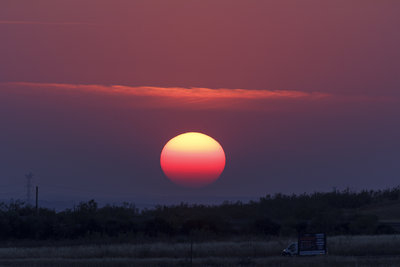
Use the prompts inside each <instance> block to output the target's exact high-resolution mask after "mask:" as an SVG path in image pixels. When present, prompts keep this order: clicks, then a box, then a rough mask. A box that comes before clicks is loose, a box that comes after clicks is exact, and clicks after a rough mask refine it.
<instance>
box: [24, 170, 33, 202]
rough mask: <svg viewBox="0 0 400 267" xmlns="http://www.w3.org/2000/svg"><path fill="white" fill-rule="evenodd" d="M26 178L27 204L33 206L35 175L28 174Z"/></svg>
mask: <svg viewBox="0 0 400 267" xmlns="http://www.w3.org/2000/svg"><path fill="white" fill-rule="evenodd" d="M25 178H26V203H27V204H28V205H31V200H32V199H31V192H32V179H33V173H32V172H29V173H28V174H25Z"/></svg>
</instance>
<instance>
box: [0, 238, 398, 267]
mask: <svg viewBox="0 0 400 267" xmlns="http://www.w3.org/2000/svg"><path fill="white" fill-rule="evenodd" d="M290 241H293V240H290V239H287V238H273V239H271V240H269V241H239V242H237V241H236V242H233V241H229V242H228V241H224V242H218V241H217V242H215V241H214V242H200V243H194V244H193V253H192V262H193V265H191V264H190V262H191V257H190V256H191V253H190V251H191V250H190V247H191V245H190V243H188V242H186V243H171V242H169V243H165V242H162V243H160V242H157V243H151V244H103V245H84V246H63V247H53V246H51V247H49V246H47V247H35V248H0V265H1V266H397V265H398V262H399V260H400V258H399V256H398V255H399V254H400V236H399V235H380V236H336V237H331V238H329V240H328V248H329V255H328V256H321V257H304V258H303V257H300V258H299V257H294V258H290V257H280V256H279V254H280V252H281V250H282V249H283V248H284V247H286V246H287V245H288V244H289V242H290ZM360 256H361V257H360ZM366 256H367V257H366Z"/></svg>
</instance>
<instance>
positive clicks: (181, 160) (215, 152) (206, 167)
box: [160, 132, 225, 187]
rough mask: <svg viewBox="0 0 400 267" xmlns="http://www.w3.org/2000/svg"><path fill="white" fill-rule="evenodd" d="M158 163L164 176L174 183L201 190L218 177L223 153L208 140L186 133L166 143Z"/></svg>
mask: <svg viewBox="0 0 400 267" xmlns="http://www.w3.org/2000/svg"><path fill="white" fill-rule="evenodd" d="M160 163H161V168H162V170H163V171H164V173H165V175H166V176H167V177H168V178H169V179H170V180H171V181H173V182H174V183H176V184H178V185H182V186H186V187H202V186H205V185H208V184H210V183H213V182H214V181H216V180H217V179H218V177H219V176H220V175H221V173H222V171H223V170H224V168H225V153H224V150H223V149H222V147H221V145H220V144H219V143H218V142H217V141H216V140H214V139H213V138H211V137H210V136H208V135H205V134H202V133H196V132H189V133H184V134H180V135H178V136H176V137H174V138H172V139H171V140H169V141H168V143H167V144H166V145H165V146H164V148H163V150H162V152H161V158H160Z"/></svg>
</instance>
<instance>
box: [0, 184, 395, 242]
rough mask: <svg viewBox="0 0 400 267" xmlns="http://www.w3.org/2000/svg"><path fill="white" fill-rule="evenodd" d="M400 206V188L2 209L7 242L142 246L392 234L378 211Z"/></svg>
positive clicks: (14, 204) (0, 231)
mask: <svg viewBox="0 0 400 267" xmlns="http://www.w3.org/2000/svg"><path fill="white" fill-rule="evenodd" d="M399 200H400V187H396V188H392V189H387V190H378V191H373V190H370V191H361V192H354V191H351V190H348V189H347V190H343V191H339V190H332V191H331V192H315V193H311V194H307V193H304V194H300V195H295V194H293V195H285V194H275V195H266V196H265V197H262V198H260V199H259V200H258V201H251V202H249V203H242V202H234V203H233V202H224V203H222V204H221V205H189V204H186V203H181V204H179V205H172V206H162V205H160V206H156V207H155V208H152V209H144V210H138V209H137V208H136V206H135V205H134V204H130V203H124V204H123V205H119V206H115V205H114V206H112V205H106V206H103V207H99V206H98V204H97V203H96V202H95V201H94V200H90V201H88V202H81V203H80V204H78V205H76V206H75V207H73V208H71V209H66V210H64V211H59V212H57V211H55V210H52V209H47V208H39V209H38V210H36V209H35V208H34V207H32V206H30V205H26V204H25V203H24V202H21V201H11V202H9V203H0V238H1V240H3V241H4V240H29V239H32V240H79V239H86V240H89V239H104V238H107V239H109V240H128V239H129V240H135V239H138V240H139V239H140V240H143V239H161V238H174V239H175V240H179V239H180V238H182V239H184V238H190V237H192V236H194V235H196V236H197V237H201V238H205V239H213V238H214V239H218V238H228V237H238V236H260V237H263V236H296V235H297V234H298V233H299V232H302V231H307V232H326V233H327V234H329V235H357V234H391V233H395V230H394V229H393V228H391V227H390V226H388V225H385V224H382V223H380V221H379V218H378V216H376V215H374V214H371V213H368V212H365V210H366V209H367V208H368V207H370V206H372V205H375V206H377V205H378V206H379V205H385V204H390V203H395V202H396V201H399Z"/></svg>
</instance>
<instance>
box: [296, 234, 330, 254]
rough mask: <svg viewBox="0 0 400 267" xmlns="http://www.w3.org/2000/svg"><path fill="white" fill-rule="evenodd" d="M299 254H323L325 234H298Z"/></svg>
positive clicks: (324, 250) (324, 252)
mask: <svg viewBox="0 0 400 267" xmlns="http://www.w3.org/2000/svg"><path fill="white" fill-rule="evenodd" d="M298 246H299V248H298V249H299V255H300V256H309V255H325V254H326V235H325V234H324V233H319V234H300V235H299V243H298Z"/></svg>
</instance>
